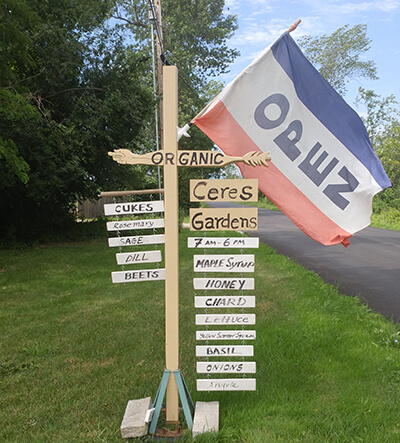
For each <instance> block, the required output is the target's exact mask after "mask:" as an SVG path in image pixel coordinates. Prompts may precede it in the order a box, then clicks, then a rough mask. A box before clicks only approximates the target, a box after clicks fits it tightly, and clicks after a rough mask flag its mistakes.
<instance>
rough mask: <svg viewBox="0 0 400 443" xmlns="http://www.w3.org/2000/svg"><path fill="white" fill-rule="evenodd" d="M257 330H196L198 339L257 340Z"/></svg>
mask: <svg viewBox="0 0 400 443" xmlns="http://www.w3.org/2000/svg"><path fill="white" fill-rule="evenodd" d="M255 339H256V331H254V330H249V329H244V330H243V329H235V330H231V331H213V330H208V331H196V340H255Z"/></svg>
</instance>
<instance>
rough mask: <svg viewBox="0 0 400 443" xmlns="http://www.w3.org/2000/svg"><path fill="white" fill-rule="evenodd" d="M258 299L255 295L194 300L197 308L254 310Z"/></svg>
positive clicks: (206, 297) (197, 298)
mask: <svg viewBox="0 0 400 443" xmlns="http://www.w3.org/2000/svg"><path fill="white" fill-rule="evenodd" d="M255 306H256V298H255V296H254V295H240V296H239V295H225V296H221V297H218V296H216V295H215V296H212V297H208V296H204V297H195V298H194V307H195V308H254V307H255Z"/></svg>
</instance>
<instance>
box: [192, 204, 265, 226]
mask: <svg viewBox="0 0 400 443" xmlns="http://www.w3.org/2000/svg"><path fill="white" fill-rule="evenodd" d="M257 229H258V209H257V208H251V207H244V208H229V209H225V208H224V209H221V208H190V230H191V231H255V230H257Z"/></svg>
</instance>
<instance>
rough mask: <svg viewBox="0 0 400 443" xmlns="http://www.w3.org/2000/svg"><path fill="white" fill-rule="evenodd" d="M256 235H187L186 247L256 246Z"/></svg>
mask: <svg viewBox="0 0 400 443" xmlns="http://www.w3.org/2000/svg"><path fill="white" fill-rule="evenodd" d="M258 246H259V239H258V237H188V248H199V249H200V248H202V249H203V248H258Z"/></svg>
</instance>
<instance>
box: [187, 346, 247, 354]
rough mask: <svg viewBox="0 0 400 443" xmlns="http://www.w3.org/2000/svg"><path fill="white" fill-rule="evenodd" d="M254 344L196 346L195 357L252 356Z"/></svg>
mask: <svg viewBox="0 0 400 443" xmlns="http://www.w3.org/2000/svg"><path fill="white" fill-rule="evenodd" d="M253 355H254V346H253V345H244V346H240V345H239V346H226V345H219V346H215V345H214V346H196V357H215V356H217V357H230V356H234V357H253Z"/></svg>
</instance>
